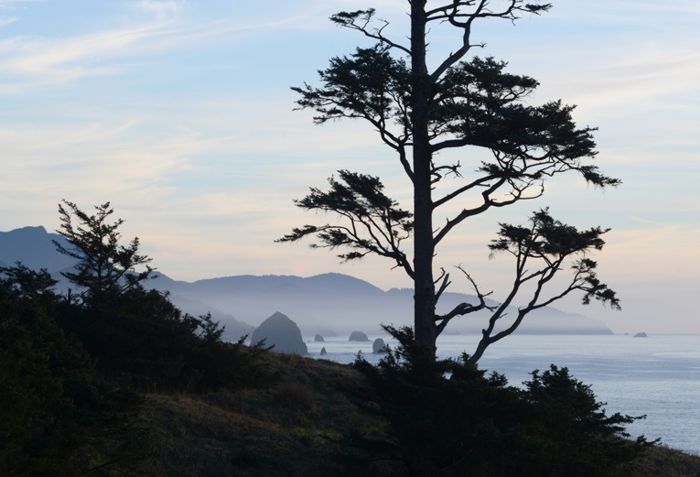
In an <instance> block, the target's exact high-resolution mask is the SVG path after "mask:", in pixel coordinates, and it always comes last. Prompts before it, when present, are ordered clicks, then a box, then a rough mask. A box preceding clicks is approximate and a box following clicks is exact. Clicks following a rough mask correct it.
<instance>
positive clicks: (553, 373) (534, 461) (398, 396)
mask: <svg viewBox="0 0 700 477" xmlns="http://www.w3.org/2000/svg"><path fill="white" fill-rule="evenodd" d="M387 330H388V331H389V332H390V333H391V334H392V335H393V336H394V337H395V338H397V339H398V340H399V342H400V346H399V347H398V348H397V349H396V350H394V351H392V352H391V353H390V354H389V355H387V356H386V357H385V358H384V359H382V360H381V361H380V362H379V364H378V365H377V366H376V367H375V366H372V365H370V364H369V363H367V362H366V361H364V360H362V359H358V360H357V362H356V363H355V367H356V368H357V369H359V370H360V371H361V372H362V373H363V374H364V375H365V376H367V378H368V379H369V380H370V382H371V384H372V395H370V396H364V398H365V399H368V400H370V401H372V402H374V403H376V404H378V413H379V414H381V415H383V416H385V417H386V418H387V419H388V420H389V421H390V423H391V428H392V433H391V436H390V437H391V438H390V439H383V440H377V439H374V440H372V439H368V438H366V437H365V436H362V435H357V436H355V437H354V438H353V439H352V440H351V444H352V445H354V446H359V447H362V448H364V449H366V450H369V451H370V452H372V453H373V454H374V457H375V458H376V459H393V460H395V461H396V462H397V465H402V466H403V467H404V468H405V474H406V475H411V476H443V475H444V476H451V475H455V476H457V475H480V476H493V477H498V476H503V477H515V476H538V477H548V476H551V477H555V476H557V477H558V476H562V477H563V476H566V477H577V476H581V477H584V476H586V477H595V476H601V477H602V476H617V475H626V474H625V472H626V470H625V469H626V467H625V465H626V464H627V463H628V462H630V461H631V460H633V459H634V458H635V457H636V456H637V455H638V454H639V453H640V452H642V451H643V450H644V448H646V447H647V446H649V445H650V443H649V442H647V441H646V440H645V439H644V438H643V437H642V438H639V439H637V440H636V441H630V440H627V439H625V438H627V437H629V436H628V435H627V434H626V433H625V432H624V425H625V424H629V423H630V422H632V421H633V420H634V419H635V418H633V417H630V416H624V415H621V414H618V413H616V414H612V415H610V416H608V415H606V414H605V412H604V409H603V407H602V406H603V404H602V403H599V402H597V401H596V399H595V396H594V394H593V392H592V391H591V389H590V388H589V387H588V386H586V385H584V384H582V383H581V382H580V381H578V380H576V379H574V378H573V377H571V376H570V374H569V372H568V370H567V369H566V368H557V367H556V366H554V365H552V367H551V368H550V369H549V370H547V371H545V372H539V371H535V372H533V373H532V378H531V380H530V381H528V382H526V383H524V384H525V388H524V389H518V388H515V387H512V386H508V384H507V381H506V379H505V377H504V376H502V375H498V374H492V375H490V376H486V375H485V372H484V371H481V370H478V369H477V368H476V367H474V366H473V365H471V364H470V363H469V361H468V356H462V358H461V359H460V360H450V359H448V360H439V359H434V358H433V357H432V353H431V352H429V351H428V350H425V349H423V348H422V347H421V346H419V345H418V344H416V342H415V341H414V339H413V335H412V333H411V331H410V329H401V330H397V329H393V328H388V329H387Z"/></svg>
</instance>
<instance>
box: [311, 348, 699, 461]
mask: <svg viewBox="0 0 700 477" xmlns="http://www.w3.org/2000/svg"><path fill="white" fill-rule="evenodd" d="M378 337H381V338H383V339H384V340H385V341H386V342H388V343H389V344H390V345H395V344H396V342H395V341H394V340H392V339H390V337H388V336H387V335H372V336H370V341H369V342H365V343H360V342H348V339H347V336H336V337H325V342H323V343H316V342H314V341H313V337H305V340H306V341H307V345H308V348H309V354H310V355H311V356H312V357H320V356H319V354H320V351H321V348H322V347H325V348H326V351H327V352H328V355H327V356H325V358H326V359H330V360H333V361H337V362H340V363H350V362H352V361H353V360H354V359H355V357H356V355H357V353H358V351H361V352H362V354H363V356H364V357H365V359H367V360H368V361H370V362H377V361H378V360H379V359H380V357H381V356H380V355H374V354H372V341H371V340H374V339H375V338H378ZM478 339H479V336H478V335H446V336H443V337H441V338H440V339H439V340H438V355H439V356H440V357H458V356H459V355H460V354H461V353H462V352H465V351H466V352H467V353H469V352H471V351H472V350H473V349H474V348H475V346H476V343H477V341H478ZM551 363H554V364H556V365H557V366H566V367H568V368H569V369H570V370H571V372H572V374H573V375H574V376H575V377H576V378H577V379H580V380H581V381H583V382H584V383H586V384H588V385H590V386H591V387H592V389H593V391H594V392H595V394H596V396H597V398H598V400H599V401H603V402H606V403H607V406H606V409H607V411H608V412H621V413H623V414H630V415H633V416H639V415H644V414H646V415H647V418H646V419H644V420H640V421H637V422H635V423H633V424H632V425H630V426H629V427H628V431H629V433H630V434H631V435H632V436H633V437H636V436H637V435H640V434H644V435H646V436H647V437H648V438H649V439H654V438H657V437H660V438H661V439H662V442H663V443H664V444H666V445H668V446H670V447H674V448H677V449H681V450H684V451H686V452H690V453H693V454H697V455H700V406H699V405H698V401H699V400H700V335H652V336H650V337H649V338H633V337H632V336H630V335H598V336H585V335H583V336H579V335H564V336H544V335H521V336H517V335H516V336H511V337H509V338H506V339H504V340H503V341H501V342H499V343H496V344H494V345H492V346H491V347H490V348H489V349H488V350H487V352H486V354H485V355H484V357H483V358H482V360H481V362H480V367H481V368H482V369H488V370H490V371H497V372H499V373H503V374H505V375H506V376H507V377H508V380H509V381H510V383H511V384H513V385H520V384H521V383H522V382H523V381H525V380H527V379H528V378H529V373H530V372H531V371H533V370H534V369H540V370H544V369H546V368H548V367H549V365H550V364H551Z"/></svg>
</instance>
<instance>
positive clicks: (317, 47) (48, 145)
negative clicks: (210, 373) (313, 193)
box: [0, 0, 700, 333]
mask: <svg viewBox="0 0 700 477" xmlns="http://www.w3.org/2000/svg"><path fill="white" fill-rule="evenodd" d="M430 3H431V2H430V1H429V4H430ZM433 3H435V2H434V1H433ZM407 5H408V2H406V1H403V0H374V1H372V0H367V2H366V3H365V1H358V0H296V1H294V2H289V1H288V0H269V1H267V2H264V3H261V2H253V1H250V0H246V1H242V0H227V1H224V0H221V1H219V0H206V1H187V0H162V1H158V0H134V1H131V0H114V1H111V0H102V1H100V2H94V1H91V0H90V1H88V0H83V1H75V0H0V102H1V103H0V104H2V108H0V170H1V171H2V172H1V173H0V230H11V229H14V228H17V227H21V226H25V225H39V224H41V225H44V226H46V227H47V228H48V229H50V230H55V229H56V228H57V227H58V216H57V211H56V209H57V203H58V202H59V200H61V198H66V199H68V200H71V201H75V202H77V203H78V204H79V205H80V206H81V207H83V208H89V207H90V206H91V205H93V204H97V203H102V202H105V201H111V202H112V205H113V206H114V207H115V209H116V215H117V216H119V217H122V218H124V219H125V221H126V222H125V224H124V226H123V232H124V235H125V236H126V237H132V236H136V235H137V236H139V237H140V239H141V241H142V244H143V250H144V251H145V252H146V253H148V254H149V255H150V256H152V257H153V258H154V264H155V266H156V267H157V268H158V269H159V270H161V271H162V272H163V273H165V274H167V275H169V276H171V277H173V278H177V279H184V280H195V279H199V278H207V277H214V276H224V275H241V274H296V275H313V274H317V273H324V272H331V271H333V272H340V273H347V274H350V275H353V276H356V277H358V278H362V279H365V280H368V281H370V282H372V283H374V284H376V285H378V286H380V287H382V288H385V289H388V288H392V287H408V286H410V281H409V280H408V278H407V277H405V276H404V275H403V274H402V272H401V271H400V270H391V269H390V265H391V264H389V263H387V262H385V261H383V260H381V259H379V258H376V259H367V260H365V261H363V262H361V263H352V264H339V263H338V261H337V260H336V259H335V258H334V256H333V254H332V253H328V252H327V251H324V250H311V249H309V248H308V247H307V246H306V245H304V244H276V243H274V240H275V239H276V238H278V237H280V236H282V235H283V234H285V233H287V232H288V231H289V230H290V229H291V228H292V227H294V226H298V225H302V224H305V223H316V222H319V221H322V220H325V219H326V218H324V217H315V216H314V215H313V214H307V213H304V212H302V211H299V210H296V209H295V207H294V206H293V203H292V200H293V199H295V198H300V197H302V196H303V195H304V194H305V193H306V191H307V190H308V187H309V186H322V185H323V184H324V183H325V179H326V178H327V177H328V176H330V175H331V174H332V173H333V172H334V171H335V170H337V169H340V168H346V169H351V170H357V171H360V172H364V173H371V174H375V175H379V176H380V177H381V178H382V180H383V181H384V183H385V184H386V186H387V192H388V193H389V194H390V195H391V196H392V197H394V198H396V199H397V200H399V201H400V202H401V203H403V204H406V205H407V206H408V205H410V202H411V196H410V187H409V184H408V183H407V179H406V178H405V176H403V173H402V171H401V168H400V166H399V164H398V162H397V161H396V159H395V157H394V156H392V154H391V151H388V150H386V149H385V148H383V147H382V146H381V145H380V144H379V142H378V139H377V137H376V136H375V134H374V133H373V132H372V131H371V129H370V128H369V127H368V126H367V125H365V124H362V123H360V122H347V121H346V122H336V123H331V124H326V125H324V126H316V125H313V124H312V121H311V117H312V114H311V113H310V112H307V111H293V108H294V100H295V94H294V93H293V92H292V91H291V90H290V86H298V85H301V84H303V83H304V82H305V81H306V82H309V83H311V84H314V83H315V82H316V71H317V70H318V69H321V68H324V67H325V66H326V65H327V62H328V59H329V58H331V57H332V56H338V55H344V54H349V53H351V52H352V51H353V50H354V48H355V47H356V46H369V44H370V43H369V42H368V41H367V40H366V39H363V38H361V37H360V36H358V35H357V34H356V33H354V32H350V31H346V30H341V29H338V28H337V27H335V26H333V25H332V24H331V23H330V22H329V21H328V20H327V19H328V17H329V15H331V14H332V13H334V12H336V11H339V10H355V9H360V8H366V7H374V8H376V9H377V12H378V15H379V16H380V17H381V18H385V19H387V20H388V21H390V22H391V25H390V27H389V29H388V30H387V33H388V34H389V35H392V36H393V38H396V39H397V40H402V41H405V40H406V37H407V31H408V17H407V15H406V9H407ZM699 24H700V3H698V2H697V0H665V1H664V2H659V1H657V0H635V1H631V0H629V1H628V0H575V1H574V0H559V1H556V0H555V1H554V8H553V9H552V11H551V12H549V13H547V14H545V15H542V16H539V17H525V18H523V19H521V20H520V21H518V22H516V23H515V24H511V23H510V22H504V21H487V22H482V23H481V24H478V25H476V26H475V29H474V32H473V35H474V40H475V41H477V42H482V41H483V42H485V43H486V47H485V48H484V49H483V50H479V51H477V52H476V53H477V54H479V55H482V56H494V57H496V58H498V59H503V60H507V61H508V62H509V71H512V72H513V73H518V74H527V75H529V76H533V77H535V78H536V79H538V80H539V81H540V83H541V86H540V88H539V89H538V92H537V93H536V94H535V95H534V96H533V97H532V98H531V101H532V102H533V103H534V104H535V103H538V102H544V101H548V100H552V99H558V98H562V99H563V100H564V102H566V103H568V104H576V105H578V108H577V109H576V110H575V114H574V117H575V119H576V121H577V122H578V123H579V124H580V125H581V126H583V125H590V126H595V127H598V128H599V130H598V131H597V132H596V140H597V143H598V151H599V156H598V158H597V160H596V163H597V164H598V165H599V166H600V167H601V168H602V169H603V170H604V171H605V172H606V173H608V174H609V175H612V176H615V177H618V178H620V179H622V181H623V184H622V185H621V186H620V187H618V188H615V189H606V190H605V191H601V190H598V189H595V188H593V187H589V186H587V185H586V184H585V183H583V181H582V180H581V179H580V178H579V177H576V176H574V175H570V176H559V177H557V178H556V179H554V180H552V181H551V182H549V183H548V184H547V186H546V187H547V190H546V193H545V195H544V196H543V197H542V198H541V199H538V200H537V201H532V202H526V203H522V204H518V205H516V206H513V207H510V208H504V209H500V210H498V211H494V212H489V213H487V214H484V215H482V216H479V217H476V218H474V220H472V221H471V222H468V223H466V224H465V225H463V226H462V227H461V228H459V229H457V230H455V231H454V232H453V234H452V235H451V237H450V238H449V239H447V240H446V242H445V244H444V246H443V248H441V249H440V250H439V255H438V264H440V265H444V266H446V267H452V266H454V265H459V264H461V265H462V266H463V267H465V268H466V269H468V270H469V272H470V273H471V274H472V275H473V276H474V278H475V279H477V280H478V281H479V283H480V284H481V285H480V286H481V288H482V290H493V291H494V295H493V297H494V298H495V299H498V297H499V292H500V294H501V296H502V295H503V293H504V292H505V288H504V287H503V285H504V284H507V283H509V282H510V280H511V276H512V263H511V262H509V261H508V259H507V257H496V258H493V259H491V258H489V252H488V250H487V248H486V244H487V243H488V241H489V240H490V239H491V238H493V237H494V233H495V232H496V230H497V228H498V223H499V222H511V223H523V222H524V221H525V220H526V218H527V216H528V214H529V212H531V211H532V210H534V209H537V208H541V207H546V206H549V207H550V212H551V213H552V215H554V216H555V217H557V218H560V219H561V220H563V221H565V222H567V223H571V224H573V225H577V226H580V227H591V226H594V225H601V226H604V227H610V228H612V231H611V232H609V233H608V234H607V235H606V240H607V245H606V247H605V250H604V251H603V252H601V253H599V254H597V255H596V257H595V258H596V259H597V260H598V261H599V263H600V276H601V278H602V279H603V280H604V281H605V282H606V283H608V284H609V285H610V286H611V287H612V288H614V289H615V290H617V291H618V293H619V295H620V297H621V298H622V306H623V311H622V312H613V311H610V310H607V309H604V308H602V307H600V306H598V305H596V304H593V305H590V306H588V307H585V308H584V307H581V306H580V305H579V304H578V301H577V300H576V299H567V300H566V301H565V302H563V303H562V304H561V305H560V306H559V307H560V308H564V309H567V310H571V311H578V312H583V313H585V314H587V315H589V316H592V317H595V318H598V319H601V320H603V321H605V323H607V324H608V326H610V327H611V328H612V329H613V330H615V331H619V332H628V331H640V330H645V331H648V332H652V333H653V332H673V333H678V332H693V333H700V313H698V311H697V298H696V296H697V294H698V292H699V291H700V247H699V245H700V187H698V185H697V184H698V179H700V160H699V159H700V152H699V151H700V35H699V34H698V33H697V25H699ZM458 41H459V38H458V36H456V32H454V31H450V30H449V29H445V28H436V29H435V30H434V31H432V32H431V37H430V42H431V43H430V51H429V55H430V56H429V62H430V64H432V65H435V64H436V63H437V62H438V61H439V59H440V58H441V57H444V55H445V54H447V53H449V52H450V51H452V50H454V49H455V48H456V47H457V45H458ZM475 157H478V154H477V153H475V152H474V151H469V150H465V151H464V152H463V156H460V159H461V161H462V163H463V164H465V167H468V166H469V164H470V161H472V163H473V162H475V161H476V160H475ZM453 291H461V292H469V291H470V290H469V288H468V284H467V283H461V281H460V280H457V279H456V280H455V283H454V285H453Z"/></svg>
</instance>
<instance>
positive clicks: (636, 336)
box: [632, 331, 649, 338]
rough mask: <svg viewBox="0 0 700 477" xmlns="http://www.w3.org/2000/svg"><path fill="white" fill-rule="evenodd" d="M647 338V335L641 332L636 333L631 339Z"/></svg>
mask: <svg viewBox="0 0 700 477" xmlns="http://www.w3.org/2000/svg"><path fill="white" fill-rule="evenodd" d="M648 337H649V335H647V334H646V333H645V332H643V331H642V332H641V333H636V334H635V335H634V336H632V338H648Z"/></svg>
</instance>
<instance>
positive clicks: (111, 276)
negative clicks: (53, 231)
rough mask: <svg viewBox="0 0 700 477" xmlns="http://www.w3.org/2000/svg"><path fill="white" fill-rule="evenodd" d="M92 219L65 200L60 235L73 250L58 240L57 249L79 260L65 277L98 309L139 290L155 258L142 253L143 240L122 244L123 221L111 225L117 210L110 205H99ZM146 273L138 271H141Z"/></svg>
mask: <svg viewBox="0 0 700 477" xmlns="http://www.w3.org/2000/svg"><path fill="white" fill-rule="evenodd" d="M94 208H95V213H94V214H93V215H89V214H88V213H87V212H84V211H83V210H81V209H80V208H79V207H78V206H77V205H76V204H75V203H73V202H70V201H67V200H65V199H64V200H63V201H62V202H61V203H59V204H58V212H59V215H60V220H61V227H60V229H59V230H58V233H59V234H60V235H61V236H63V238H65V239H66V241H67V242H68V244H69V246H67V247H66V246H64V245H63V244H62V243H61V242H58V241H56V240H54V242H53V243H54V245H55V246H56V249H57V250H58V251H59V252H60V253H62V254H64V255H68V256H69V257H73V258H74V259H76V260H77V264H76V265H75V267H74V271H68V272H61V274H62V275H63V276H64V277H66V278H67V279H68V280H70V281H71V282H72V283H73V284H75V285H77V286H78V287H79V288H80V289H81V290H82V291H81V297H82V299H83V301H84V302H85V303H86V304H88V305H91V306H92V305H97V304H101V303H105V302H107V301H109V300H110V299H111V298H113V297H115V296H119V295H121V294H123V293H125V292H126V291H128V290H130V289H133V288H135V287H138V286H139V285H140V283H141V282H142V281H144V280H146V279H148V278H149V277H150V276H151V273H152V272H153V270H154V269H153V268H151V267H150V266H149V265H148V264H149V263H150V262H151V258H149V257H148V256H146V255H142V254H140V253H139V245H140V243H139V239H138V237H136V238H134V239H132V240H131V242H129V243H128V244H127V245H122V244H120V240H121V234H120V233H119V230H118V229H119V227H120V226H121V225H122V224H123V223H124V221H123V220H122V219H117V220H116V221H114V222H110V221H109V219H110V216H111V215H112V214H113V213H114V210H113V209H112V208H111V207H110V204H109V202H105V203H104V204H101V205H96V206H95V207H94ZM141 266H143V267H144V269H143V270H141V271H137V270H136V269H137V267H141Z"/></svg>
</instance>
